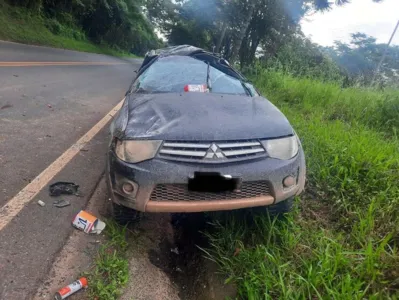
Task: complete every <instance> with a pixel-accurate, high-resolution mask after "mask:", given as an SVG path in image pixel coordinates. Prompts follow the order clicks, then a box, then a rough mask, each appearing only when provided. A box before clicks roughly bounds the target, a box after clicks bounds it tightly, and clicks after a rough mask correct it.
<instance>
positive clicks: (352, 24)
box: [301, 0, 399, 46]
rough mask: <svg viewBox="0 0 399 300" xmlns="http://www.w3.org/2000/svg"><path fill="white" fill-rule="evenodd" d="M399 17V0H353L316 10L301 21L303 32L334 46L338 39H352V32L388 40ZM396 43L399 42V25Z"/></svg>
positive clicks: (384, 41)
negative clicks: (376, 0)
mask: <svg viewBox="0 0 399 300" xmlns="http://www.w3.org/2000/svg"><path fill="white" fill-rule="evenodd" d="M398 20H399V0H384V1H383V2H382V3H373V2H372V0H352V1H351V3H349V4H346V5H344V6H342V7H334V8H333V9H332V10H330V11H328V12H325V13H315V14H314V15H312V16H307V17H306V18H305V19H304V20H302V21H301V25H302V30H303V32H304V33H305V34H306V35H307V36H308V37H310V39H311V40H312V41H313V42H315V43H317V44H320V45H323V46H330V45H332V44H333V43H334V40H340V41H343V42H348V41H349V40H350V33H354V32H363V33H366V34H368V35H371V36H374V37H375V38H377V42H379V43H387V42H388V40H389V37H390V35H391V34H392V31H393V29H394V28H395V25H396V23H397V21H398ZM392 44H395V45H399V29H398V31H397V32H396V35H395V38H394V39H393V41H392Z"/></svg>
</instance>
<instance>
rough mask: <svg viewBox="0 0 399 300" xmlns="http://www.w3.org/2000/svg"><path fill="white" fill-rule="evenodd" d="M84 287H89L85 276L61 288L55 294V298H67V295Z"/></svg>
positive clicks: (59, 299)
mask: <svg viewBox="0 0 399 300" xmlns="http://www.w3.org/2000/svg"><path fill="white" fill-rule="evenodd" d="M82 288H87V279H86V278H85V277H82V278H80V279H79V280H76V281H74V282H72V283H71V284H70V285H67V286H65V287H63V288H62V289H60V290H59V291H58V292H57V293H56V294H55V300H62V299H66V298H67V297H69V296H71V295H72V294H74V293H76V292H77V291H79V290H80V289H82Z"/></svg>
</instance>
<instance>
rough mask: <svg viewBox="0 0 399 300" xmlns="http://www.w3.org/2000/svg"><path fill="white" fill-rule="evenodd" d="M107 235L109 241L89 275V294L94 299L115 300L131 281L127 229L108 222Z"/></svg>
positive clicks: (103, 246) (102, 247) (102, 248)
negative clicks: (127, 255) (129, 280)
mask: <svg viewBox="0 0 399 300" xmlns="http://www.w3.org/2000/svg"><path fill="white" fill-rule="evenodd" d="M105 233H106V235H107V238H108V241H107V242H106V243H105V244H104V245H102V246H101V248H100V250H99V252H98V254H97V257H96V260H95V266H94V268H93V270H92V271H91V272H90V273H89V274H88V277H89V283H90V284H89V294H90V297H91V298H93V299H98V300H102V299H104V300H113V299H117V298H118V296H120V293H121V290H122V288H123V287H124V286H125V285H126V283H127V282H128V279H129V263H128V260H127V258H126V251H127V247H128V243H127V241H126V228H125V227H121V226H119V225H117V224H116V223H115V222H113V221H108V222H107V227H106V231H105Z"/></svg>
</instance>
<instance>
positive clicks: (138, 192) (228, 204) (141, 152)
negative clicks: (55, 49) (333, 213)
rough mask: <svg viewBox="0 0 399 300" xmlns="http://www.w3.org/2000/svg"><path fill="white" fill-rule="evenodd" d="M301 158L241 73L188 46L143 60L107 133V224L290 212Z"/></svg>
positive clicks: (278, 117) (300, 184) (281, 120)
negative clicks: (258, 210) (183, 215)
mask: <svg viewBox="0 0 399 300" xmlns="http://www.w3.org/2000/svg"><path fill="white" fill-rule="evenodd" d="M305 172H306V168H305V158H304V153H303V150H302V147H301V143H300V141H299V138H298V136H297V135H296V134H295V131H294V130H293V128H292V127H291V125H290V123H289V122H288V120H287V119H286V117H285V116H284V115H283V114H282V113H281V112H280V111H279V110H278V109H277V108H276V107H275V106H274V105H273V104H272V103H270V102H269V101H268V100H267V99H265V98H263V97H262V96H261V95H260V94H259V93H258V92H257V91H256V89H255V88H254V87H253V85H252V84H251V83H249V82H248V81H247V80H246V79H245V78H244V77H243V76H242V75H241V74H240V73H239V72H237V71H236V70H234V69H233V68H232V67H231V66H230V65H229V63H228V62H227V61H226V60H224V59H222V58H220V57H218V56H217V55H215V54H212V53H209V52H206V51H204V50H202V49H199V48H196V47H192V46H178V47H170V48H166V49H160V50H156V51H151V52H150V53H148V54H147V56H146V57H145V59H144V62H143V64H142V65H141V67H140V69H139V70H138V72H137V76H136V78H135V80H134V81H133V83H132V85H131V86H130V88H129V90H128V92H127V93H126V99H125V101H124V104H123V106H122V108H121V110H120V111H119V113H118V114H117V116H116V118H115V119H114V121H113V122H112V124H111V142H110V146H109V151H108V158H107V180H108V187H109V190H110V197H111V200H112V207H113V209H112V210H113V215H114V218H116V220H117V221H119V222H123V223H126V222H129V221H131V220H133V219H134V218H136V216H137V214H138V212H202V211H218V210H232V209H240V208H250V207H260V206H264V207H267V210H269V211H270V212H274V213H281V212H288V211H289V210H290V209H291V206H292V202H293V198H294V196H295V195H298V194H299V193H300V192H301V191H302V190H303V188H304V184H305Z"/></svg>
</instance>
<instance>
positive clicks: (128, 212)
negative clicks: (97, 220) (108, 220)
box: [110, 201, 140, 225]
mask: <svg viewBox="0 0 399 300" xmlns="http://www.w3.org/2000/svg"><path fill="white" fill-rule="evenodd" d="M110 202H111V204H110V213H111V216H112V218H113V219H114V220H115V222H116V223H118V224H120V225H128V224H130V223H135V222H137V221H138V220H139V219H140V212H139V211H137V210H134V209H132V208H129V207H125V206H123V205H118V204H115V203H114V202H112V201H110Z"/></svg>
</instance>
